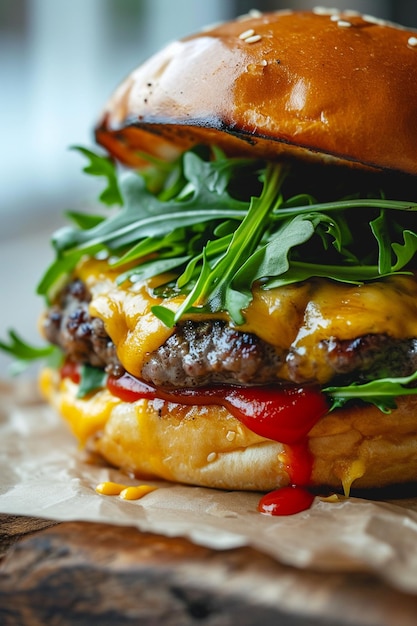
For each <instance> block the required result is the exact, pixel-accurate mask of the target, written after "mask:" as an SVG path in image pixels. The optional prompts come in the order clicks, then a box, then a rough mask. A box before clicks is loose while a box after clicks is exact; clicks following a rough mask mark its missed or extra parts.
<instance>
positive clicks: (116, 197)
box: [73, 146, 123, 206]
mask: <svg viewBox="0 0 417 626" xmlns="http://www.w3.org/2000/svg"><path fill="white" fill-rule="evenodd" d="M73 150H78V152H81V154H83V155H84V156H85V157H87V159H88V160H89V161H90V163H89V165H87V166H86V167H85V168H84V169H83V171H84V172H85V173H86V174H91V175H92V176H104V178H106V179H107V187H106V188H105V189H104V191H103V192H102V193H101V194H100V196H99V200H100V201H101V202H102V203H103V204H107V205H108V206H112V205H114V204H119V205H120V204H122V202H123V201H122V197H121V195H120V191H119V187H118V181H117V173H116V167H115V164H114V162H113V160H112V159H111V158H110V157H107V156H100V155H98V154H96V153H95V152H92V151H91V150H88V149H87V148H83V147H82V146H73Z"/></svg>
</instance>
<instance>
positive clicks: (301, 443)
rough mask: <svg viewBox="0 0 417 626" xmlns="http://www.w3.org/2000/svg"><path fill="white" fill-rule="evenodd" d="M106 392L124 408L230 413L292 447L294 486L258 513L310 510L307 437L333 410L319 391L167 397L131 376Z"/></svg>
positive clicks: (223, 391)
mask: <svg viewBox="0 0 417 626" xmlns="http://www.w3.org/2000/svg"><path fill="white" fill-rule="evenodd" d="M107 386H108V389H109V390H110V391H111V393H112V394H114V395H115V396H117V397H119V398H121V400H123V401H125V402H134V401H135V400H138V399H139V398H148V399H154V398H161V399H163V400H167V401H168V402H176V403H179V404H188V405H193V404H194V405H199V404H200V405H204V404H217V405H221V406H224V407H226V408H227V409H228V410H229V411H230V413H231V414H232V415H233V416H234V417H235V418H237V419H238V420H239V421H240V422H242V423H243V424H244V425H245V426H247V427H248V428H249V429H250V430H252V431H253V432H254V433H256V434H258V435H260V436H263V437H266V438H268V439H272V440H274V441H279V442H281V443H283V444H285V445H286V446H287V447H286V450H285V453H284V455H285V457H286V459H287V462H286V470H287V472H288V475H289V477H290V484H291V486H289V487H283V488H281V489H278V490H276V491H272V492H271V493H268V494H266V495H265V496H264V497H263V498H262V499H261V500H260V503H259V506H258V510H259V511H261V512H262V513H267V514H270V515H292V514H294V513H298V512H300V511H302V510H305V509H308V508H309V507H310V506H311V504H312V502H313V499H314V496H313V495H312V494H311V493H310V492H309V491H308V490H307V489H306V488H305V487H304V486H306V485H308V484H309V481H310V476H311V470H312V457H311V454H310V451H309V448H308V441H307V434H308V432H309V431H310V430H311V428H312V427H313V426H314V424H315V423H316V422H317V421H318V420H319V419H320V417H322V416H323V415H325V414H326V413H327V412H328V409H329V407H328V404H327V401H326V398H325V396H324V395H323V394H322V393H320V391H319V390H318V389H317V388H314V387H289V386H288V387H282V388H280V389H276V388H273V387H249V388H244V387H230V386H226V385H225V386H216V387H207V388H200V389H181V390H173V391H162V390H160V389H158V390H156V389H155V388H154V387H151V386H150V385H147V384H146V383H143V382H142V381H140V380H138V379H137V378H134V377H133V376H131V375H130V374H128V373H125V374H123V375H122V376H120V377H118V378H116V377H115V376H110V377H109V379H108V383H107Z"/></svg>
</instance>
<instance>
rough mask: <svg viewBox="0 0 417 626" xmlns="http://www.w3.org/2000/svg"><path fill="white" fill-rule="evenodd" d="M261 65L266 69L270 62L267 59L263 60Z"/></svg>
mask: <svg viewBox="0 0 417 626" xmlns="http://www.w3.org/2000/svg"><path fill="white" fill-rule="evenodd" d="M261 65H263V66H264V67H266V66H267V65H268V61H267V60H266V59H262V61H261Z"/></svg>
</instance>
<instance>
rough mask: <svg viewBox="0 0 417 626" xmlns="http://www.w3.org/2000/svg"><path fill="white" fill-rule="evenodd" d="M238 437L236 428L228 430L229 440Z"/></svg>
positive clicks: (227, 437)
mask: <svg viewBox="0 0 417 626" xmlns="http://www.w3.org/2000/svg"><path fill="white" fill-rule="evenodd" d="M235 437H236V433H235V431H234V430H228V431H227V434H226V439H227V441H233V440H234V439H235Z"/></svg>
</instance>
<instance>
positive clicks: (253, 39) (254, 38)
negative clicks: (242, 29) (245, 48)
mask: <svg viewBox="0 0 417 626" xmlns="http://www.w3.org/2000/svg"><path fill="white" fill-rule="evenodd" d="M261 39H262V37H261V35H253V36H252V37H247V38H246V39H245V41H246V43H256V42H257V41H260V40H261Z"/></svg>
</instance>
